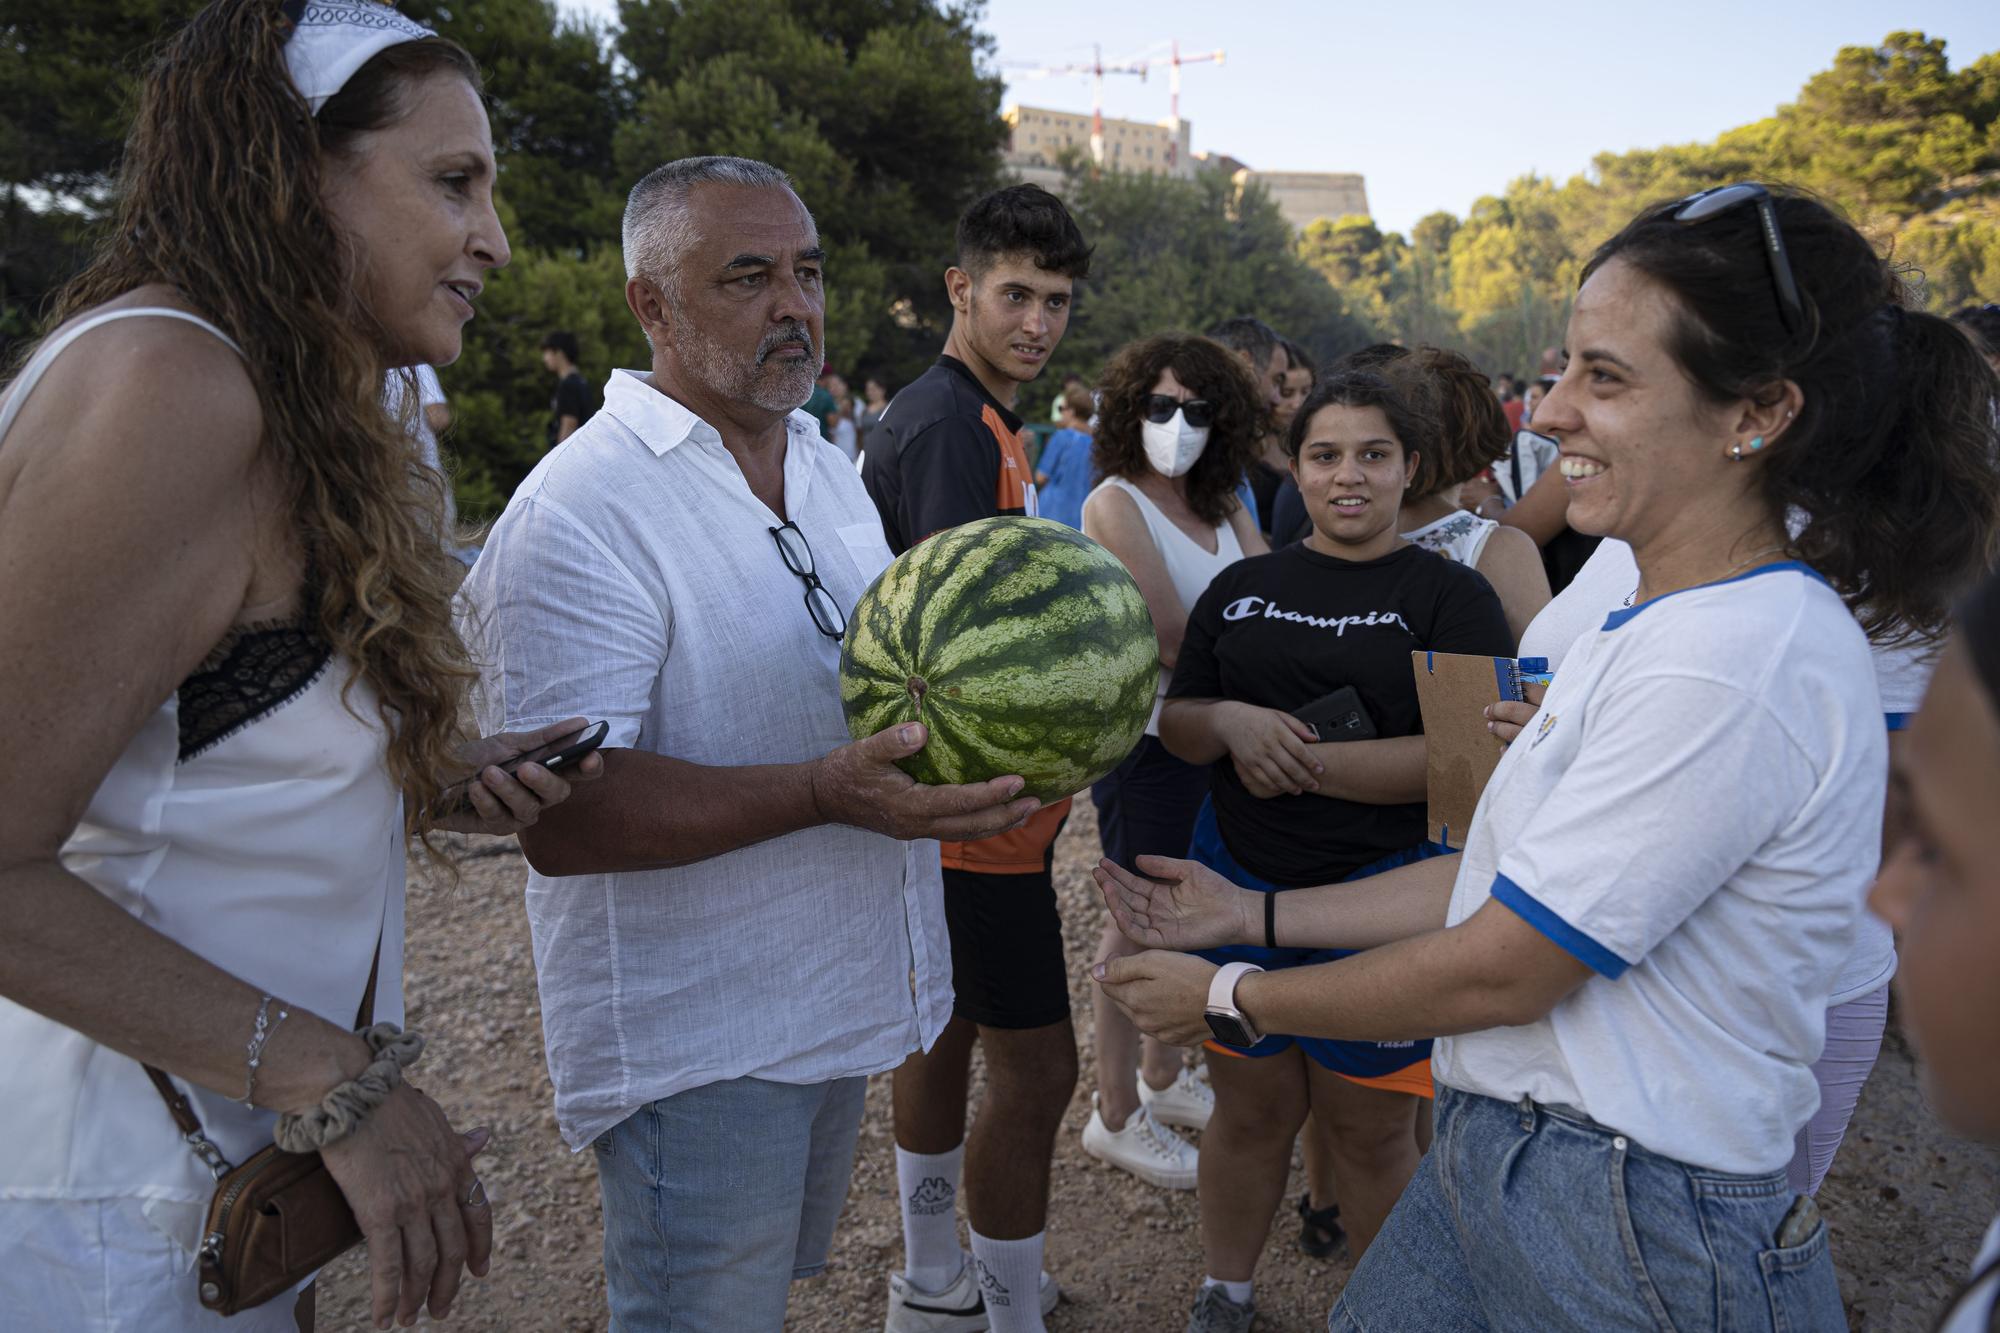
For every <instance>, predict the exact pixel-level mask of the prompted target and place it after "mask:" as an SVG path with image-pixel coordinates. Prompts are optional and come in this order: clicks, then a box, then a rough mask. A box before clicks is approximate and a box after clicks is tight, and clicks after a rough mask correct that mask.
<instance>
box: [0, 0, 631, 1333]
mask: <svg viewBox="0 0 2000 1333" xmlns="http://www.w3.org/2000/svg"><path fill="white" fill-rule="evenodd" d="M121 170H122V176H121V180H120V191H119V203H118V211H117V217H116V219H115V223H114V225H112V226H109V227H108V228H107V229H106V232H105V237H104V241H103V244H102V246H101V247H100V248H99V249H98V251H97V253H96V255H95V257H94V258H93V259H92V261H91V263H90V265H89V266H88V267H87V268H86V269H85V270H84V272H83V273H82V274H81V275H80V276H79V277H78V278H77V279H76V280H75V281H74V282H73V283H72V284H71V285H70V286H69V288H68V289H67V290H66V291H65V292H64V294H63V296H62V298H61V300H60V303H59V305H58V308H57V311H56V323H55V326H54V328H53V329H52V330H51V333H50V336H49V337H48V338H47V339H46V340H45V341H44V342H43V343H42V345H41V347H40V349H39V350H38V351H37V352H36V354H35V355H34V357H33V358H32V359H30V360H29V362H28V363H27V365H26V367H25V368H24V369H23V370H22V372H21V374H20V376H19V377H18V378H17V379H16V380H15V381H14V382H13V383H12V384H11V385H9V386H8V387H7V388H6V390H5V392H4V393H0V568H5V569H6V570H7V571H8V573H7V577H6V578H5V579H0V731H4V732H5V733H6V734H8V735H10V736H16V737H25V736H33V735H41V734H46V733H47V732H49V730H50V729H51V722H52V721H53V720H56V719H60V720H61V733H62V734H61V743H59V744H51V745H15V746H10V747H8V748H7V749H6V750H5V751H4V753H0V809H4V810H5V811H6V814H5V816H4V817H0V912H4V915H5V918H6V921H7V927H6V929H5V931H4V932H0V1064H4V1066H5V1067H6V1069H7V1070H8V1071H9V1072H8V1080H9V1095H8V1096H7V1097H6V1098H5V1099H4V1100H0V1136H4V1138H5V1141H6V1144H7V1149H6V1151H5V1152H4V1153H0V1311H8V1312H10V1313H7V1314H5V1315H4V1322H5V1323H6V1325H7V1327H8V1328H9V1329H10V1330H21V1329H64V1330H66V1329H75V1328H85V1327H88V1328H93V1329H105V1330H135V1331H136V1330H144V1331H145V1333H172V1331H174V1330H192V1329H208V1330H212V1329H216V1328H222V1327H226V1328H229V1329H242V1330H265V1329H282V1330H291V1329H293V1328H295V1327H298V1326H300V1325H303V1326H304V1327H307V1328H310V1327H311V1326H312V1314H311V1310H312V1304H311V1288H310V1286H308V1287H307V1288H306V1289H305V1295H304V1297H303V1298H302V1299H299V1300H298V1301H296V1307H297V1311H298V1315H297V1322H296V1323H295V1319H294V1309H295V1300H294V1293H289V1292H288V1293H285V1294H284V1295H282V1296H280V1297H278V1298H276V1299H273V1300H270V1301H267V1302H266V1303H264V1304H261V1305H258V1306H255V1307H253V1308H250V1309H247V1310H244V1311H242V1312H241V1313H239V1314H236V1315H234V1316H233V1317H231V1318H230V1319H229V1320H228V1321H227V1323H226V1324H225V1323H224V1322H223V1321H222V1319H221V1318H220V1317H219V1316H217V1315H215V1314H212V1313H210V1312H209V1311H208V1310H206V1309H204V1308H203V1306H202V1305H201V1304H200V1297H199V1295H198V1287H197V1280H198V1279H197V1274H196V1272H195V1271H194V1270H195V1265H196V1254H197V1251H198V1250H201V1249H202V1248H203V1245H204V1241H203V1236H202V1228H203V1222H204V1218H205V1216H206V1213H207V1208H208V1204H209V1201H210V1197H211V1195H213V1194H214V1192H215V1190H216V1184H215V1180H214V1179H213V1178H212V1177H211V1174H210V1170H209V1169H208V1168H209V1166H210V1165H211V1162H212V1160H223V1159H226V1162H228V1163H236V1164H239V1165H240V1164H242V1163H243V1162H244V1161H245V1160H246V1159H247V1158H249V1157H250V1156H251V1155H252V1154H254V1153H256V1152H258V1151H259V1150H260V1149H264V1148H269V1147H270V1146H271V1144H272V1141H273V1138H274V1134H275V1136H276V1137H277V1138H278V1141H279V1143H280V1146H283V1147H285V1148H286V1149H288V1150H289V1151H293V1152H305V1151H312V1150H317V1151H318V1152H319V1154H320V1156H321V1157H322V1159H323V1160H324V1163H325V1166H326V1169H327V1171H328V1172H329V1173H330V1174H331V1176H332V1177H333V1180H334V1182H335V1184H337V1185H338V1187H339V1190H340V1193H341V1195H343V1196H344V1197H345V1199H346V1202H347V1204H348V1205H349V1207H350V1208H351V1210H352V1212H353V1213H354V1215H355V1218H356V1220H357V1221H358V1222H359V1223H360V1224H361V1228H362V1230H363V1232H364V1233H365V1235H366V1237H367V1240H368V1254H369V1263H370V1267H371V1269H372V1272H373V1300H372V1305H373V1311H372V1313H373V1319H374V1320H375V1321H377V1322H380V1323H381V1324H382V1326H384V1327H387V1326H388V1323H389V1321H390V1319H391V1317H392V1316H399V1317H400V1318H401V1319H402V1321H403V1322H404V1323H406V1324H407V1323H414V1322H415V1321H416V1318H417V1314H418V1311H419V1309H420V1308H422V1307H423V1306H425V1305H426V1303H428V1305H429V1308H430V1312H431V1314H432V1315H433V1316H435V1317H439V1318H442V1317H443V1316H444V1315H445V1313H446V1312H447V1310H448V1309H449V1308H450V1306H451V1304H452V1301H453V1298H454V1296H455V1294H456V1293H457V1291H458V1288H459V1284H460V1282H461V1280H462V1278H463V1274H464V1270H466V1269H468V1268H469V1269H470V1270H471V1271H472V1272H473V1273H475V1274H483V1273H484V1272H485V1270H486V1264H487V1260H488V1257H489V1255H490V1253H491V1248H492V1213H491V1209H490V1208H489V1206H488V1203H487V1199H486V1195H485V1193H484V1191H483V1190H482V1189H481V1187H480V1185H479V1181H478V1179H477V1176H476V1175H475V1172H474V1163H473V1161H472V1160H471V1159H472V1155H473V1153H474V1152H476V1151H477V1150H478V1149H479V1148H481V1147H482V1146H483V1145H484V1143H485V1140H486V1137H487V1136H486V1134H485V1133H484V1132H483V1131H475V1132H474V1133H472V1134H468V1135H461V1134H459V1133H458V1132H457V1131H455V1130H454V1129H453V1127H452V1126H451V1124H450V1123H449V1121H448V1120H447V1118H446V1114H445V1112H444V1110H443V1109H442V1108H440V1107H439V1106H438V1105H437V1104H436V1103H435V1102H433V1101H431V1099H430V1098H428V1097H426V1096H424V1095H423V1094H422V1093H421V1092H419V1091H417V1089H416V1088H415V1087H414V1086H412V1084H411V1083H409V1082H406V1081H404V1080H403V1077H402V1067H403V1066H404V1065H405V1064H407V1063H409V1062H410V1061H412V1060H414V1058H415V1052H417V1051H421V1050H422V1044H423V1043H422V1038H421V1037H420V1036H418V1035H416V1034H414V1033H404V1034H401V1035H400V1036H398V1035H397V1034H396V1029H395V1027H394V1026H393V1025H394V1024H395V1023H400V1022H401V1021H402V1018H403V999H402V959H403V890H404V882H403V878H404V857H405V851H406V848H405V833H406V831H407V830H409V829H411V828H412V827H413V826H415V825H417V824H419V823H420V820H419V815H420V813H421V812H423V811H425V810H427V809H431V808H433V805H434V803H435V802H437V800H438V798H439V797H440V795H441V789H442V787H443V785H444V783H445V782H446V781H448V780H450V776H456V774H451V770H453V769H456V770H458V773H460V774H462V773H463V772H464V770H465V769H466V768H468V767H471V768H478V767H479V765H481V764H492V763H495V762H497V761H499V760H502V759H505V758H507V757H510V756H511V755H513V754H515V753H517V752H518V751H519V750H521V749H525V748H528V747H530V746H534V745H539V744H541V743H542V741H543V740H544V739H552V738H553V735H560V734H563V733H566V732H569V731H573V730H574V729H576V728H577V727H579V726H581V725H582V722H581V721H580V720H579V721H574V722H568V723H563V724H559V725H558V726H556V727H552V728H548V729H546V730H545V731H544V732H542V733H537V734H534V735H530V736H514V737H507V736H501V737H494V738H490V739H489V740H487V741H482V742H478V743H477V744H476V745H474V746H472V747H465V748H461V742H462V737H463V733H462V731H461V720H460V712H459V705H460V701H461V698H462V695H463V691H464V688H465V686H466V685H467V684H468V683H469V682H470V681H471V680H472V679H474V677H475V672H474V669H473V667H472V664H471V663H470V662H469V661H468V660H467V656H466V651H465V648H464V646H463V645H462V644H461V643H460V641H459V639H458V637H457V635H456V634H455V633H454V632H453V630H452V625H451V619H450V602H451V596H452V592H453V590H454V589H455V588H456V587H457V586H458V582H459V580H460V579H461V578H462V577H463V576H464V570H463V568H461V567H459V566H458V565H457V563H456V562H455V561H454V560H453V559H452V558H451V557H450V556H449V555H448V554H447V553H446V552H445V550H444V548H443V546H442V545H441V544H440V543H439V542H438V540H437V534H438V532H439V531H440V529H441V527H442V525H443V518H444V495H443V489H442V483H441V481H440V479H439V477H438V474H437V473H436V472H435V471H434V470H433V469H430V468H425V467H419V466H417V465H416V464H417V455H416V453H415V452H413V447H412V444H411V440H410V437H409V436H408V435H406V434H405V432H404V429H403V426H402V423H400V422H398V421H396V420H393V419H391V418H390V417H389V415H388V414H387V413H385V412H384V410H383V406H382V382H383V375H384V374H385V372H388V371H391V370H394V369H395V368H397V367H404V366H411V365H419V364H431V365H444V364H447V363H449V362H451V361H453V360H455V359H457V357H458V353H459V346H460V336H461V330H462V327H463V325H464V324H465V322H466V321H467V320H469V319H471V318H472V317H473V307H472V305H471V300H472V299H473V298H474V297H476V296H477V294H478V290H479V287H480V285H481V280H482V278H483V276H484V275H485V274H486V273H487V271H488V270H490V269H493V268H496V267H498V266H500V265H502V264H504V263H506V262H507V258H508V252H507V241H506V238H505V236H504V235H503V234H502V232H501V227H500V221H499V218H498V217H497V216H496V215H495V213H494V207H493V195H492V187H493V176H494V163H493V146H492V141H491V135H490V133H489V130H488V127H487V121H486V112H485V109H484V107H483V105H482V103H481V101H480V94H479V78H478V72H477V70H476V69H475V67H474V66H473V63H472V59H471V57H469V56H468V55H467V54H466V53H465V52H464V51H463V50H462V49H461V48H459V47H458V46H456V45H454V44H452V43H450V42H447V41H445V40H443V39H440V38H437V37H435V36H433V35H431V34H430V33H428V32H427V31H425V30H424V29H422V28H420V27H418V26H417V25H415V24H414V23H411V22H409V21H408V20H407V19H405V18H403V17H402V16H401V15H398V14H396V13H395V12H394V11H392V10H389V9H387V8H385V7H383V6H380V5H373V4H360V3H353V4H342V5H312V6H306V5H303V4H296V3H295V4H290V5H287V6H284V7H282V8H281V6H280V5H279V4H278V3H276V0H217V3H215V4H212V5H209V6H208V7H207V8H205V9H203V10H202V11H201V12H200V13H198V14H196V15H195V16H194V17H193V18H192V19H191V20H190V21H189V22H188V23H187V25H186V26H185V27H184V28H182V29H181V30H180V31H179V32H178V33H177V34H176V35H175V37H174V38H173V40H172V41H171V42H170V43H169V44H168V45H167V46H166V47H165V49H164V50H163V51H162V53H161V55H160V57H159V59H158V61H157V62H156V64H155V65H154V67H153V68H152V70H151V71H150V72H149V73H148V75H147V78H146V83H145V88H144V92H143V95H142V98H141V101H140V106H139V110H138V116H137V120H136V122H135V124H134V126H133V129H132V133H131V137H130V138H129V139H128V141H127V142H126V145H125V152H124V158H123V163H122V168H121ZM601 765H602V761H601V760H599V759H597V758H596V757H595V756H592V757H590V758H588V759H586V760H585V761H584V764H583V765H582V766H581V767H580V768H579V769H576V770H572V771H573V772H578V773H592V772H595V771H597V770H598V769H599V768H601ZM479 771H480V774H481V781H480V782H479V783H476V784H475V785H474V786H473V787H472V789H471V792H470V796H469V800H470V803H471V806H472V809H471V810H470V811H467V812H464V813H459V814H453V815H451V816H449V817H448V818H447V819H445V820H444V821H442V822H443V823H444V824H445V826H447V827H451V828H457V829H463V830H466V831H478V832H488V833H508V832H513V831H515V830H517V829H519V828H520V827H522V826H524V825H525V824H528V823H531V822H533V821H534V819H535V818H536V816H537V815H538V813H539V812H540V811H541V810H542V809H543V808H544V807H545V806H547V805H548V804H551V803H553V802H555V801H558V800H560V799H562V798H563V797H564V796H566V795H567V793H568V790H569V789H568V786H567V785H566V784H565V782H564V781H563V780H562V779H561V778H559V777H557V776H556V775H555V774H553V773H550V772H549V771H548V770H546V769H543V768H541V767H540V766H538V765H532V764H531V765H523V766H522V767H521V769H520V771H519V773H518V775H517V777H515V778H509V777H507V776H506V775H505V774H504V773H503V772H502V770H500V769H499V768H495V767H485V768H480V769H479ZM447 775H450V776H447ZM368 1009H372V1017H373V1019H375V1020H379V1021H380V1026H376V1027H370V1028H368V1029H367V1031H366V1034H365V1035H363V1034H361V1033H357V1032H356V1031H355V1030H354V1029H355V1026H356V1020H357V1017H358V1015H359V1014H360V1013H361V1012H362V1011H364V1010H368ZM146 1066H152V1067H154V1069H155V1070H156V1071H158V1072H157V1080H158V1083H159V1084H164V1085H165V1087H168V1088H171V1089H172V1090H173V1092H174V1094H175V1095H176V1096H178V1097H182V1098H184V1106H183V1110H182V1111H180V1112H176V1111H174V1110H170V1109H169V1104H168V1102H167V1100H166V1098H165V1097H164V1096H163V1095H162V1088H161V1087H160V1086H156V1082H155V1080H154V1079H153V1078H149V1075H148V1073H147V1071H146ZM417 1077H419V1078H420V1077H421V1075H420V1074H419V1075H418V1076H417ZM188 1106H191V1108H192V1114H193V1118H194V1119H195V1120H198V1121H199V1123H200V1128H201V1131H202V1134H203V1136H204V1137H205V1140H206V1143H207V1145H208V1146H209V1152H210V1153H211V1154H214V1155H215V1156H214V1157H213V1159H211V1158H210V1157H207V1156H204V1157H202V1158H200V1159H198V1157H197V1153H196V1151H195V1144H194V1142H193V1140H190V1139H184V1138H183V1135H182V1132H181V1130H180V1128H178V1126H177V1119H178V1117H179V1116H180V1115H183V1114H185V1113H186V1108H187V1107H188ZM327 1108H332V1109H333V1110H335V1111H337V1112H339V1114H336V1115H333V1116H325V1115H323V1114H322V1112H323V1111H325V1110H326V1109H327ZM281 1117H283V1118H281ZM286 1258H287V1259H288V1260H292V1261H295V1256H286ZM291 1274H292V1270H291V1268H290V1264H289V1263H288V1264H286V1265H285V1267H284V1269H283V1270H282V1271H281V1272H280V1273H274V1274H272V1275H271V1276H272V1277H273V1278H276V1277H279V1276H288V1275H291ZM200 1280H201V1281H203V1282H204V1283H207V1282H209V1281H210V1280H211V1279H210V1277H209V1275H208V1274H206V1273H204V1274H202V1275H201V1278H200ZM215 1285H216V1288H217V1291H218V1293H219V1292H220V1290H221V1284H220V1283H219V1282H218V1283H216V1284H215Z"/></svg>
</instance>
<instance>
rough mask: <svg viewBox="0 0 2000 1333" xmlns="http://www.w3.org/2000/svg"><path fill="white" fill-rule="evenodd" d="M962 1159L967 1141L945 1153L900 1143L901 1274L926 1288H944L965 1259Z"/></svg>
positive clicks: (926, 1289)
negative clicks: (960, 1210)
mask: <svg viewBox="0 0 2000 1333" xmlns="http://www.w3.org/2000/svg"><path fill="white" fill-rule="evenodd" d="M964 1160H965V1145H964V1144H963V1143H961V1144H959V1145H958V1146H957V1147H956V1148H953V1149H952V1150H951V1151H950V1152H941V1153H915V1152H905V1151H904V1150H903V1149H902V1148H897V1149H896V1190H897V1192H898V1193H899V1194H901V1195H902V1199H903V1276H904V1277H906V1278H908V1279H909V1280H910V1281H911V1282H912V1283H914V1284H915V1285H916V1286H918V1287H921V1288H922V1289H923V1290H925V1291H943V1290H944V1289H945V1288H946V1287H948V1286H950V1285H951V1284H952V1283H953V1282H954V1281H956V1280H957V1278H958V1270H959V1268H960V1267H961V1266H962V1265H963V1264H964V1263H965V1251H963V1250H961V1249H960V1248H959V1247H958V1168H959V1164H960V1163H961V1162H963V1161H964Z"/></svg>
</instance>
